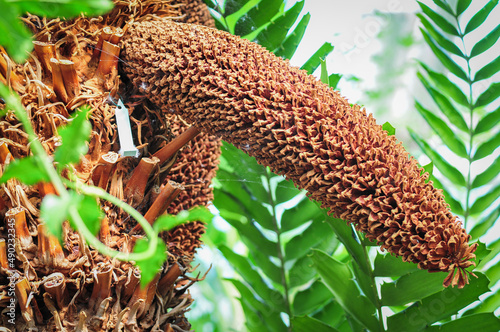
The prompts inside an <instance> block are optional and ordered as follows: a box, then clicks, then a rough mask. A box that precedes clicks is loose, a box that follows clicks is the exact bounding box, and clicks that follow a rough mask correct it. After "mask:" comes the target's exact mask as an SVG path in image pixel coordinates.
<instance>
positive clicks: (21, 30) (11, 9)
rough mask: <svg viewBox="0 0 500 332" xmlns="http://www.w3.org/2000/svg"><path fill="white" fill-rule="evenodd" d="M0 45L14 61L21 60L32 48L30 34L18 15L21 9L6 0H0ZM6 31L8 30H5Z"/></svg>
mask: <svg viewBox="0 0 500 332" xmlns="http://www.w3.org/2000/svg"><path fill="white" fill-rule="evenodd" d="M0 11H1V12H2V15H0V31H1V32H2V33H0V45H2V46H4V47H5V49H6V51H7V53H8V54H9V55H10V56H11V57H12V59H14V61H16V62H19V63H20V62H23V61H24V60H25V59H26V57H27V55H28V53H29V52H30V51H31V50H32V49H33V43H32V42H31V34H30V32H29V30H28V29H27V28H26V27H25V26H24V25H23V24H22V22H21V20H20V19H19V18H18V16H19V15H20V14H21V10H20V9H19V8H18V7H16V6H15V5H13V4H12V3H8V2H6V0H0ZM7 31H8V32H7Z"/></svg>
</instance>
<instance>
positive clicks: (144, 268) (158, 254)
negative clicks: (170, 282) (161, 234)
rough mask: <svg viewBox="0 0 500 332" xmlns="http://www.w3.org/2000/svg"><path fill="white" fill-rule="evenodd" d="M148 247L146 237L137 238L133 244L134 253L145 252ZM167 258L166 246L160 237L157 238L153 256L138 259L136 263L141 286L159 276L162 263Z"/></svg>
mask: <svg viewBox="0 0 500 332" xmlns="http://www.w3.org/2000/svg"><path fill="white" fill-rule="evenodd" d="M148 247H149V241H148V240H147V239H138V240H137V241H136V243H135V246H134V250H133V252H134V253H141V252H145V251H146V250H147V249H148ZM166 260H167V246H166V245H165V242H163V240H162V239H158V245H157V247H156V251H155V253H154V255H153V257H150V258H149V259H146V260H138V261H137V262H136V265H137V266H138V267H139V269H140V270H141V288H144V287H146V286H147V285H148V284H149V283H150V282H151V281H153V280H154V279H155V277H156V276H159V273H160V271H161V268H162V266H163V263H165V261H166Z"/></svg>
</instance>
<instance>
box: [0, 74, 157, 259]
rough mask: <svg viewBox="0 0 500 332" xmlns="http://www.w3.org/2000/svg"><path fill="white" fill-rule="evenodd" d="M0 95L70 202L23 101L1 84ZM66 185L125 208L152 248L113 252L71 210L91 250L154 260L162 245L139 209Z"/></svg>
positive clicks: (104, 194) (97, 192)
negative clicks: (129, 252)
mask: <svg viewBox="0 0 500 332" xmlns="http://www.w3.org/2000/svg"><path fill="white" fill-rule="evenodd" d="M0 95H1V96H2V97H3V98H4V99H5V102H6V104H7V105H9V106H10V107H12V108H13V110H14V112H15V114H16V117H17V119H18V120H19V122H21V124H22V125H23V127H24V130H25V132H26V133H27V134H28V141H29V143H28V145H29V146H30V149H31V151H32V152H33V154H34V155H35V156H37V158H36V160H37V162H38V164H39V165H38V166H39V167H40V168H41V169H43V170H44V171H45V172H46V174H47V175H48V177H49V179H50V182H51V183H52V185H53V186H54V188H55V189H56V191H57V192H58V193H59V196H60V197H61V199H62V200H63V201H67V200H69V199H70V194H69V192H68V191H67V189H66V187H65V185H64V183H63V181H62V178H61V177H60V176H59V174H58V173H57V171H56V170H55V168H54V167H53V165H52V162H51V160H50V157H49V156H48V155H47V152H46V151H45V149H44V148H43V146H42V144H41V143H40V141H39V139H38V136H37V135H36V133H35V131H34V129H33V127H32V126H31V122H30V120H29V118H28V116H27V114H26V111H25V110H24V107H23V105H22V104H21V102H20V100H19V98H18V97H17V96H15V95H14V94H13V93H11V92H10V91H9V89H8V88H7V87H6V86H5V85H3V84H0ZM66 184H67V185H68V187H74V188H77V189H78V190H80V191H81V192H83V193H84V194H87V195H90V196H93V197H99V198H103V199H106V200H108V201H110V202H111V203H113V204H115V205H117V206H119V207H120V208H122V209H123V210H124V211H126V212H127V213H129V214H130V215H131V216H132V217H133V218H134V219H136V220H137V221H138V222H139V224H141V226H142V227H143V229H144V231H145V233H146V235H147V236H148V238H149V246H148V249H147V250H146V251H144V252H142V253H135V254H134V253H132V254H128V253H124V252H120V251H116V250H113V249H111V248H109V247H108V246H106V245H105V244H103V243H101V242H100V241H99V239H97V238H96V237H95V236H94V235H93V234H92V232H91V231H90V230H89V229H88V228H87V226H86V225H85V223H84V222H83V220H82V218H81V216H80V214H79V213H78V211H77V210H76V207H75V206H70V207H69V209H68V214H69V217H70V218H71V220H72V221H73V223H74V224H75V226H76V228H77V230H78V232H79V233H80V234H81V235H82V237H83V238H84V240H86V241H87V242H88V243H89V244H90V245H91V246H93V247H94V248H95V249H96V250H98V251H99V252H100V253H102V254H104V255H107V256H110V257H114V258H117V259H119V260H126V261H130V260H134V261H138V260H145V259H148V258H151V257H153V256H154V254H155V252H156V247H157V245H158V237H157V236H156V233H155V232H154V230H153V228H152V227H151V226H150V225H149V223H148V222H147V220H146V219H144V217H143V216H142V215H141V214H140V213H139V212H137V211H136V210H135V209H133V208H132V207H131V206H129V205H128V204H126V203H124V202H122V201H120V200H119V199H117V198H116V197H114V196H112V195H110V194H108V193H107V192H105V191H104V190H101V189H100V188H93V187H89V186H85V185H83V184H76V183H72V182H70V181H66Z"/></svg>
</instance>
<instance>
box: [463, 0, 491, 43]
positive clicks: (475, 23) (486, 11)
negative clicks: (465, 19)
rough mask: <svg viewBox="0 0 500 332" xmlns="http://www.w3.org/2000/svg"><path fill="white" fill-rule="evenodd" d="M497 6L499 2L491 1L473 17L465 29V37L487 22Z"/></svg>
mask: <svg viewBox="0 0 500 332" xmlns="http://www.w3.org/2000/svg"><path fill="white" fill-rule="evenodd" d="M497 4H498V0H490V1H488V3H487V4H486V5H485V6H484V7H483V8H482V9H481V10H479V11H478V12H477V13H476V14H475V15H474V16H472V18H471V19H470V21H469V23H467V26H466V27H465V31H464V35H466V34H468V33H469V32H471V31H473V30H475V29H476V28H477V27H479V26H480V25H481V24H483V22H484V21H485V20H486V18H487V17H488V15H490V13H491V11H492V10H493V8H495V6H496V5H497Z"/></svg>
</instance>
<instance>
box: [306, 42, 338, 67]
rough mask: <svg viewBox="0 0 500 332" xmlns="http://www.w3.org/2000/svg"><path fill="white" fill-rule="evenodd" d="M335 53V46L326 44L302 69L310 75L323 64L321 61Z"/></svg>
mask: <svg viewBox="0 0 500 332" xmlns="http://www.w3.org/2000/svg"><path fill="white" fill-rule="evenodd" d="M332 51H333V45H332V44H330V43H324V44H323V45H322V46H321V47H320V48H319V49H318V50H317V51H316V52H315V53H314V54H313V55H312V56H311V57H310V58H309V60H307V61H306V63H304V64H303V65H302V67H300V69H304V70H305V71H307V73H308V74H312V73H313V72H314V71H315V70H316V69H317V68H318V67H319V66H320V64H321V59H324V58H326V56H327V55H328V54H330V53H331V52H332Z"/></svg>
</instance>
